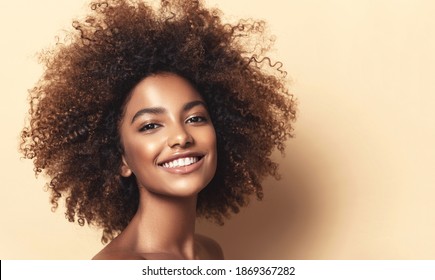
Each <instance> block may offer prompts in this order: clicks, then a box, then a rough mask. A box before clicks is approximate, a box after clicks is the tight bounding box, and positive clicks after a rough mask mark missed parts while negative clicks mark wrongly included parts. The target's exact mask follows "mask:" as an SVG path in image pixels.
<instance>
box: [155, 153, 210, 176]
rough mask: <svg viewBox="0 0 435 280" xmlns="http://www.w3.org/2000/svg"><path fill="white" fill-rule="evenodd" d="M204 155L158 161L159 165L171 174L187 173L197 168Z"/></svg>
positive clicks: (200, 164)
mask: <svg viewBox="0 0 435 280" xmlns="http://www.w3.org/2000/svg"><path fill="white" fill-rule="evenodd" d="M203 159H204V156H190V157H181V158H177V159H173V160H171V161H166V162H163V163H160V164H159V166H160V168H162V169H163V170H165V171H167V172H169V173H173V174H179V175H182V174H189V173H192V172H194V171H195V170H197V169H199V168H200V167H201V166H202V164H203V162H204V160H203Z"/></svg>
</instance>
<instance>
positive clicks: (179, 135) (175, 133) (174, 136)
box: [168, 125, 193, 148]
mask: <svg viewBox="0 0 435 280" xmlns="http://www.w3.org/2000/svg"><path fill="white" fill-rule="evenodd" d="M192 144H193V137H192V135H191V134H190V133H189V132H188V131H187V130H186V128H185V127H184V126H182V125H177V126H176V127H174V128H173V129H172V131H171V135H170V136H169V138H168V146H169V147H171V148H175V147H181V148H185V147H189V146H190V145H192Z"/></svg>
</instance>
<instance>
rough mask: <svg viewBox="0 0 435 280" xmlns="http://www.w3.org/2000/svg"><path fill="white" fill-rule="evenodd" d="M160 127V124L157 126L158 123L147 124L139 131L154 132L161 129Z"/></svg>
mask: <svg viewBox="0 0 435 280" xmlns="http://www.w3.org/2000/svg"><path fill="white" fill-rule="evenodd" d="M159 127H161V125H160V124H157V123H147V124H145V125H144V126H142V127H141V128H140V129H139V131H150V130H153V129H156V128H159Z"/></svg>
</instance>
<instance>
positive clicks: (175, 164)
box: [162, 157, 199, 168]
mask: <svg viewBox="0 0 435 280" xmlns="http://www.w3.org/2000/svg"><path fill="white" fill-rule="evenodd" d="M198 160H199V158H198V157H187V158H179V159H176V160H173V161H170V162H165V163H163V164H162V166H163V167H166V168H176V167H182V166H187V165H191V164H194V163H195V162H197V161H198Z"/></svg>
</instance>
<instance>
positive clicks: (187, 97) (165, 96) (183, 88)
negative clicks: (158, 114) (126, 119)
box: [125, 73, 203, 115]
mask: <svg viewBox="0 0 435 280" xmlns="http://www.w3.org/2000/svg"><path fill="white" fill-rule="evenodd" d="M194 100H201V101H202V100H203V99H202V97H201V95H200V94H199V93H198V92H197V91H196V90H195V88H194V87H193V86H192V85H191V84H190V83H189V82H188V81H187V80H186V79H184V78H182V77H180V76H178V75H175V74H170V73H165V74H158V75H153V76H149V77H147V78H145V79H143V80H142V81H141V82H139V83H138V84H137V85H136V86H135V87H134V89H133V91H132V93H131V96H130V99H129V101H128V102H127V104H126V107H125V111H126V114H127V115H128V114H129V113H130V114H131V113H134V112H135V111H136V110H139V109H143V108H146V107H163V108H167V109H176V108H181V107H182V106H183V105H184V104H186V103H188V102H191V101H194Z"/></svg>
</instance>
